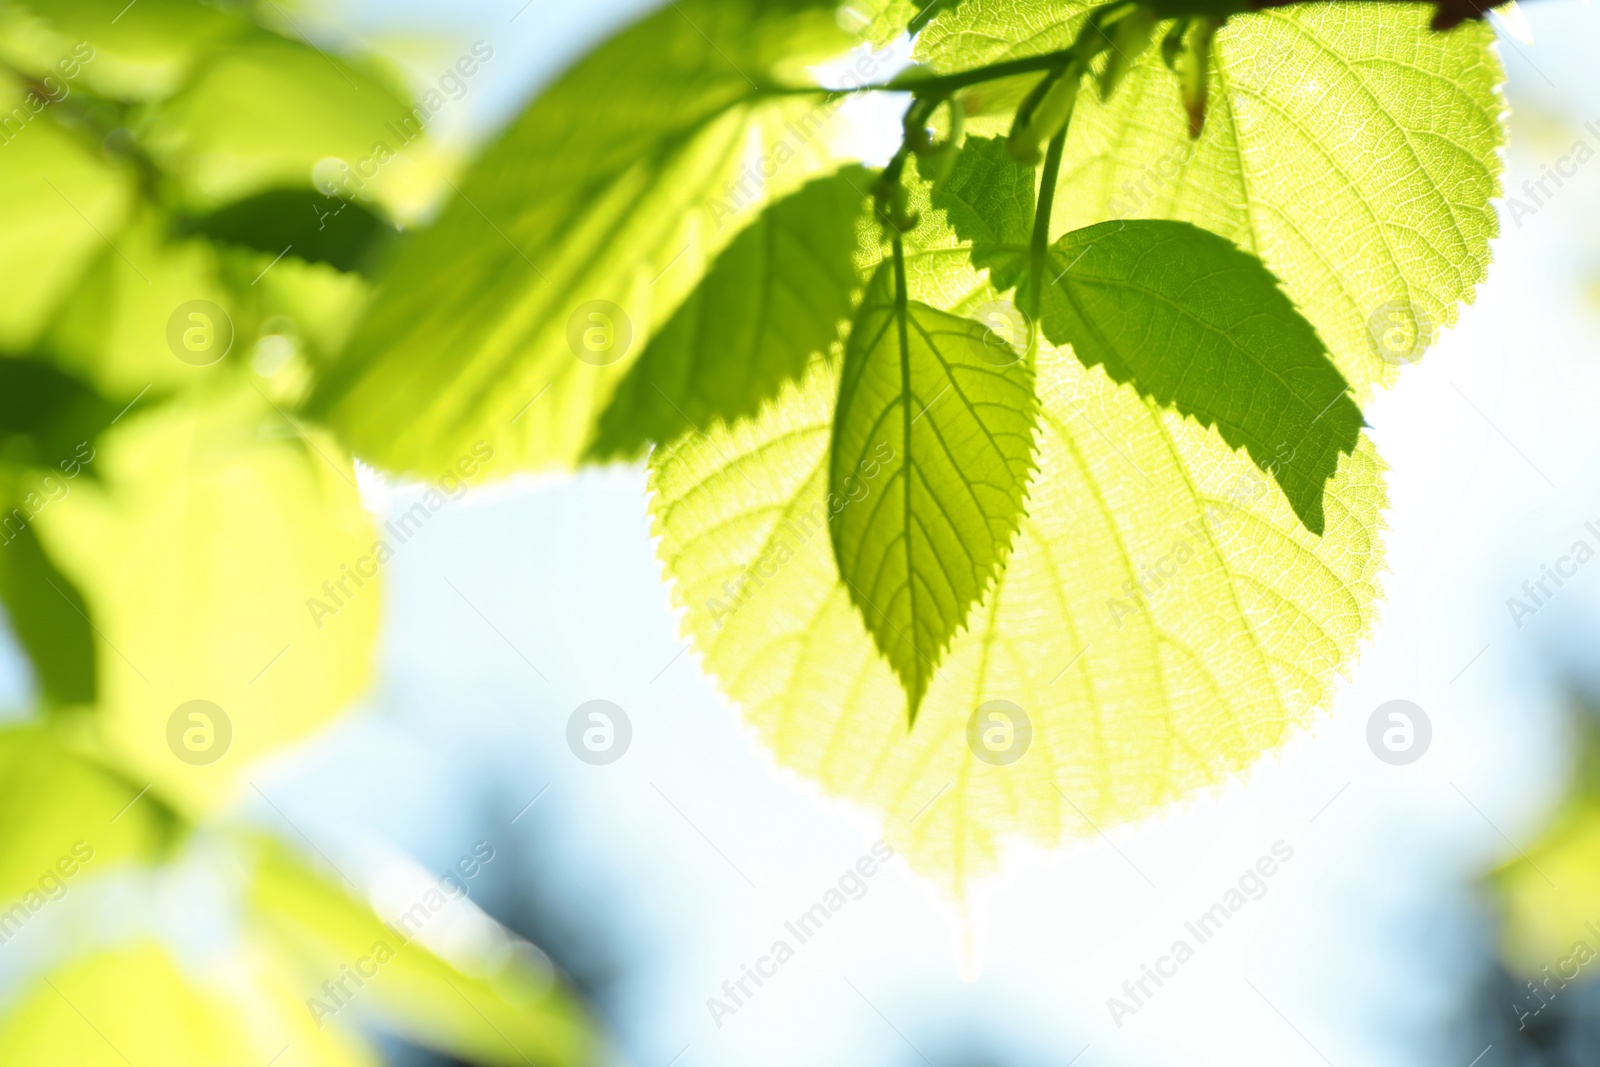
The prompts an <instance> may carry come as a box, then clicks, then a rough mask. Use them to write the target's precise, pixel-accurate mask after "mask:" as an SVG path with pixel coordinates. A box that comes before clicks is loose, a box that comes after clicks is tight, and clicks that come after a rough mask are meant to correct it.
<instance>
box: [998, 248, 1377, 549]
mask: <svg viewBox="0 0 1600 1067" xmlns="http://www.w3.org/2000/svg"><path fill="white" fill-rule="evenodd" d="M974 258H975V259H976V257H974ZM1044 282H1045V288H1044V294H1043V300H1042V303H1041V310H1040V318H1041V326H1042V328H1043V330H1044V333H1045V336H1046V337H1048V338H1049V339H1050V340H1051V341H1053V342H1055V343H1056V344H1058V345H1065V344H1070V345H1072V350H1073V352H1074V354H1076V355H1077V357H1078V358H1079V359H1080V360H1082V361H1083V362H1084V364H1085V365H1086V366H1091V367H1092V366H1095V365H1100V366H1103V367H1105V369H1106V373H1107V374H1109V375H1110V376H1111V377H1112V379H1113V380H1115V381H1118V382H1123V383H1127V384H1131V385H1133V387H1134V388H1135V389H1137V390H1138V391H1139V392H1140V393H1141V394H1143V395H1145V396H1148V397H1150V398H1151V399H1152V400H1154V401H1155V402H1156V403H1158V404H1161V405H1163V406H1167V407H1176V408H1177V409H1178V411H1180V412H1181V413H1183V414H1185V415H1188V416H1191V417H1193V418H1194V419H1196V420H1197V421H1198V422H1199V423H1200V424H1201V425H1203V426H1214V427H1216V429H1217V432H1219V433H1220V434H1221V435H1222V439H1223V440H1224V441H1226V442H1228V444H1230V445H1232V446H1233V447H1234V448H1240V447H1243V448H1245V449H1247V450H1248V451H1249V453H1250V458H1252V459H1253V460H1255V462H1256V466H1258V467H1260V468H1261V469H1262V470H1264V471H1266V472H1267V473H1269V474H1271V475H1272V476H1273V477H1275V478H1276V479H1277V481H1278V484H1279V485H1280V486H1281V487H1282V488H1283V492H1284V495H1285V496H1287V497H1288V498H1289V504H1290V506H1291V507H1293V508H1294V511H1295V514H1296V515H1299V516H1300V520H1301V521H1302V522H1304V523H1305V524H1306V529H1308V530H1310V531H1311V532H1312V533H1315V534H1321V533H1322V531H1323V527H1324V519H1323V509H1322V493H1323V487H1324V485H1326V483H1327V482H1328V481H1329V480H1330V479H1331V478H1333V476H1334V474H1335V473H1336V472H1337V471H1338V468H1339V457H1340V454H1341V453H1351V452H1354V451H1355V448H1356V443H1357V441H1358V440H1359V439H1360V436H1361V427H1362V420H1361V410H1360V409H1359V408H1358V407H1356V403H1355V401H1354V400H1352V399H1351V398H1350V396H1349V390H1348V387H1347V386H1346V384H1345V380H1344V376H1343V375H1341V374H1340V373H1339V369H1338V368H1337V367H1336V366H1334V365H1333V363H1332V361H1330V360H1329V359H1328V356H1327V351H1326V349H1325V348H1324V347H1323V344H1322V341H1321V339H1320V338H1318V337H1317V332H1316V330H1314V329H1313V328H1312V326H1311V324H1310V323H1309V322H1307V321H1306V320H1305V319H1304V318H1303V317H1301V315H1300V313H1299V312H1298V311H1296V310H1295V308H1294V305H1293V304H1291V303H1290V302H1289V298H1288V297H1286V296H1284V295H1283V291H1282V290H1280V289H1279V288H1278V281H1277V279H1276V278H1274V277H1273V276H1272V274H1271V272H1269V271H1268V270H1267V269H1266V268H1265V267H1263V266H1262V265H1261V261H1260V260H1258V259H1256V258H1255V257H1254V256H1252V255H1249V254H1248V253H1245V252H1241V251H1239V249H1237V248H1235V247H1234V245H1233V244H1232V243H1231V242H1229V241H1227V240H1225V239H1224V238H1221V237H1218V236H1216V235H1215V234H1212V233H1207V232H1206V231H1205V230H1201V229H1198V228H1196V227H1194V226H1190V225H1189V224H1188V223H1185V222H1165V221H1151V220H1135V221H1131V222H1106V223H1101V224H1100V225H1098V226H1089V227H1086V228H1085V229H1082V230H1075V231H1073V232H1072V233H1069V234H1067V235H1066V236H1065V237H1063V238H1061V239H1060V240H1059V241H1057V242H1056V243H1055V244H1054V245H1052V246H1051V249H1050V255H1049V260H1048V271H1047V277H1046V278H1045V279H1044ZM1028 286H1029V282H1028V281H1026V280H1024V281H1023V283H1022V289H1021V290H1020V291H1019V292H1020V293H1025V292H1026V290H1027V288H1028ZM1019 299H1020V300H1025V299H1026V298H1025V297H1024V296H1020V295H1019Z"/></svg>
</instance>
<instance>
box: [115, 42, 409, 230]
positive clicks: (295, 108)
mask: <svg viewBox="0 0 1600 1067" xmlns="http://www.w3.org/2000/svg"><path fill="white" fill-rule="evenodd" d="M423 114H425V112H424V113H423ZM408 123H409V126H407V125H406V124H408ZM420 125H421V124H420V120H419V119H418V118H416V117H414V116H413V113H412V104H411V101H410V100H409V99H408V98H407V97H406V96H405V95H404V93H403V92H401V91H400V90H399V89H398V88H396V87H395V85H394V84H392V82H391V81H390V79H389V78H388V77H386V76H384V75H381V74H379V73H378V72H376V71H374V70H369V69H367V67H365V66H364V65H362V64H358V63H356V62H354V61H351V60H346V59H341V58H338V57H335V56H330V55H329V54H328V53H326V52H323V51H321V50H319V49H317V48H315V47H313V46H311V45H307V44H301V43H298V42H294V41H287V40H283V39H281V38H277V37H269V36H257V37H252V38H249V39H246V40H240V41H238V42H236V43H233V44H231V45H229V46H227V47H224V48H215V49H211V50H209V51H208V52H207V53H206V56H205V59H204V61H203V62H202V63H201V64H200V66H199V67H198V68H197V70H196V71H195V73H194V76H193V78H192V79H191V80H190V81H189V82H188V83H187V84H186V85H184V87H183V88H182V89H181V90H180V91H179V92H178V94H177V95H176V96H174V97H173V98H172V99H171V100H169V101H167V102H165V103H164V104H162V105H160V106H159V107H158V108H157V109H156V110H155V112H154V115H153V117H152V119H151V120H150V123H149V127H148V129H146V130H144V131H143V133H142V137H141V140H142V143H143V144H144V146H145V148H146V149H147V150H148V151H149V152H150V154H151V156H152V157H154V159H155V160H156V161H157V162H158V163H159V164H160V165H161V166H162V168H163V169H164V170H166V171H167V173H169V174H170V175H171V176H172V177H173V179H174V180H175V182H176V184H177V186H178V188H179V190H180V191H181V192H182V194H183V196H184V197H185V199H186V200H187V201H188V202H189V205H190V206H191V207H192V208H195V209H197V210H210V209H212V208H215V207H218V206H221V205H223V204H227V203H230V202H232V201H235V200H241V199H244V198H245V197H248V196H252V195H254V194H257V193H262V192H265V191H267V190H270V189H275V188H280V187H285V186H287V187H302V186H309V185H317V187H319V188H327V187H328V186H327V185H321V184H318V182H317V181H316V178H321V179H322V180H323V181H325V182H332V181H334V180H335V175H336V174H337V173H339V171H338V168H337V167H335V168H334V169H331V170H330V169H328V164H324V168H323V170H321V171H318V173H317V175H316V177H314V176H313V171H314V170H316V168H317V164H318V163H319V162H321V161H323V160H325V159H328V160H335V161H343V164H344V165H345V166H346V167H348V168H349V172H348V173H350V174H351V175H353V176H354V177H353V178H352V182H351V184H349V185H340V186H339V188H340V189H347V190H348V191H349V192H350V195H360V196H362V197H364V198H367V199H375V200H376V201H377V202H379V203H382V202H384V194H385V191H386V190H387V189H389V188H390V187H391V186H392V185H393V184H395V183H397V182H400V181H402V180H403V177H404V175H402V174H399V173H397V171H402V170H404V164H403V163H401V162H398V161H396V160H395V159H394V158H393V157H394V156H396V155H397V154H398V153H399V152H400V151H401V150H402V149H403V148H405V147H406V146H407V144H408V142H411V141H413V140H414V139H415V138H417V137H418V136H420V134H419V132H418V131H419V130H420ZM380 146H381V148H382V150H381V151H379V148H380ZM341 195H345V194H344V193H343V192H341ZM348 198H349V197H348V196H347V199H348ZM275 251H276V250H275Z"/></svg>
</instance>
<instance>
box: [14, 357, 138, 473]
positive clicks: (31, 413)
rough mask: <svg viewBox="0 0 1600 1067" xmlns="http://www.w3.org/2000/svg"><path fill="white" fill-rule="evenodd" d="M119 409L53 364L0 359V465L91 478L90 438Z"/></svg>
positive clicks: (92, 443)
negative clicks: (88, 476)
mask: <svg viewBox="0 0 1600 1067" xmlns="http://www.w3.org/2000/svg"><path fill="white" fill-rule="evenodd" d="M116 416H117V409H116V408H115V407H113V406H112V405H111V403H110V401H108V400H106V399H105V398H104V397H102V396H101V395H100V394H99V393H97V392H95V391H94V390H93V389H91V388H89V386H87V385H85V384H84V383H83V382H82V381H80V380H79V379H77V378H75V377H73V376H72V375H70V374H66V373H64V372H63V371H61V370H60V369H58V368H57V367H56V366H55V365H53V364H50V363H43V362H39V361H36V360H32V359H14V358H7V357H0V463H4V464H7V465H9V466H11V467H13V468H27V469H32V470H43V471H50V472H52V473H56V474H59V475H65V476H67V477H69V478H75V477H77V475H78V474H79V472H80V471H86V472H88V473H89V474H90V476H91V477H93V476H94V467H93V466H92V465H91V464H90V461H89V460H90V457H92V456H93V455H94V441H95V438H97V437H98V436H99V435H100V432H101V431H102V430H104V429H105V428H106V426H108V425H109V424H110V422H111V420H112V419H114V418H116Z"/></svg>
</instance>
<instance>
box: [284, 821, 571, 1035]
mask: <svg viewBox="0 0 1600 1067" xmlns="http://www.w3.org/2000/svg"><path fill="white" fill-rule="evenodd" d="M254 888H255V892H254V898H253V899H254V904H255V906H256V909H257V915H258V916H259V917H260V920H261V922H262V923H263V924H264V925H265V926H266V927H267V929H268V930H269V931H270V936H271V940H272V942H273V943H274V944H276V945H279V946H281V947H282V948H283V949H284V950H286V951H288V952H290V953H292V954H294V955H295V956H296V957H298V958H299V960H300V961H301V964H302V970H301V972H300V973H301V975H302V977H303V979H304V980H305V981H306V982H307V986H308V991H309V993H310V997H309V998H308V1001H307V1006H308V1007H309V1008H311V1009H312V1011H313V1012H314V1013H316V1014H318V1015H319V1016H321V1017H323V1018H326V1016H322V1012H323V1010H324V1009H326V1010H327V1011H328V1012H329V1014H337V1013H339V1012H342V1011H343V1009H344V1006H345V1003H346V1001H345V998H344V996H343V995H340V994H339V992H338V990H337V987H335V989H334V990H333V991H332V992H330V991H329V989H327V988H324V987H323V986H322V985H321V983H323V982H326V981H328V980H330V979H331V980H333V981H338V980H339V979H340V978H341V977H342V976H343V974H344V970H343V968H353V967H357V966H358V963H359V961H366V962H365V963H364V964H360V968H361V970H362V973H363V976H364V977H366V982H365V983H364V984H362V985H361V987H360V989H359V990H356V991H354V994H353V995H352V997H351V998H350V1000H349V1003H351V1004H354V1005H363V1006H365V1007H366V1008H368V1009H370V1011H369V1012H367V1013H366V1014H375V1015H376V1016H377V1017H378V1018H379V1019H381V1020H382V1022H383V1024H384V1025H385V1026H386V1028H388V1029H391V1030H393V1031H394V1032H396V1033H398V1034H400V1035H402V1036H404V1037H405V1038H407V1039H408V1040H411V1041H416V1042H420V1043H422V1044H425V1045H427V1046H429V1047H431V1048H434V1049H437V1050H439V1051H440V1052H443V1053H445V1054H447V1055H450V1056H453V1057H455V1058H458V1059H462V1058H464V1059H468V1060H470V1061H472V1062H473V1063H482V1064H495V1065H504V1067H524V1065H526V1064H530V1063H533V1064H540V1065H542V1067H544V1065H548V1067H578V1065H583V1064H592V1063H597V1062H599V1061H600V1046H599V1042H598V1040H597V1038H596V1037H595V1036H594V1034H593V1032H592V1029H591V1025H590V1022H589V1020H588V1019H587V1018H586V1017H585V1014H584V1011H583V1009H582V1007H581V1006H580V1005H579V1004H578V1002H577V1001H576V1000H574V999H573V998H572V996H571V995H570V994H568V993H567V992H566V991H565V989H563V988H562V986H561V985H560V984H559V983H557V982H556V980H555V978H554V976H553V974H552V972H551V971H550V969H549V963H548V961H546V960H544V959H543V956H542V954H540V953H538V951H537V950H536V949H534V948H533V947H532V946H531V945H528V944H526V943H525V942H520V941H517V940H515V938H514V937H513V935H510V934H508V933H507V932H506V931H504V930H503V929H501V928H500V927H498V925H496V924H494V923H493V921H492V920H490V919H488V918H487V917H486V916H480V917H481V918H482V920H483V922H484V923H486V924H488V925H490V926H491V928H492V929H493V930H494V931H495V932H496V934H497V935H499V943H498V944H494V945H491V946H487V947H486V946H483V945H481V944H479V945H476V946H475V947H473V948H466V949H463V950H461V952H460V957H461V958H460V959H457V960H455V961H454V965H452V963H447V962H446V961H445V960H444V959H441V958H440V957H439V956H437V955H435V954H434V953H433V952H432V951H430V950H429V949H428V948H426V947H424V946H423V944H421V943H419V941H420V940H421V939H422V938H421V937H420V936H419V935H426V934H427V933H428V932H429V931H428V930H427V928H426V927H425V926H424V925H422V924H423V923H425V922H426V921H427V918H429V917H432V916H433V913H434V912H436V911H437V910H439V909H442V908H443V907H444V906H445V904H446V901H447V899H448V898H447V897H446V896H445V895H444V893H442V892H440V891H439V890H438V889H431V890H429V894H431V896H430V895H428V894H425V895H424V897H423V898H422V899H420V900H419V901H418V902H417V903H416V906H415V907H413V908H412V909H411V910H410V911H409V912H407V913H404V914H402V915H400V916H398V917H397V918H395V919H394V920H392V921H391V922H389V923H385V922H383V921H382V920H380V919H379V918H378V916H377V915H374V914H373V913H372V912H371V911H370V910H369V909H368V908H367V907H366V906H365V905H363V904H362V903H360V902H358V901H356V900H355V899H353V898H352V897H351V896H350V895H349V894H347V893H346V892H345V891H344V890H342V889H341V888H339V887H338V886H337V885H334V884H332V883H331V882H329V881H327V880H326V879H324V878H322V877H320V876H319V875H317V874H315V873H313V872H312V871H310V870H308V869H307V868H306V867H304V866H303V865H302V864H300V863H299V862H298V861H297V860H296V859H294V857H293V856H291V855H290V854H289V853H288V852H287V850H285V849H283V848H281V847H276V846H273V845H270V844H268V845H266V846H265V847H264V848H263V850H262V852H261V854H260V859H259V863H258V865H257V867H256V872H255V883H254ZM435 898H436V899H435ZM469 906H470V905H469ZM419 913H420V917H419ZM465 940H467V941H469V942H471V941H473V939H465ZM367 969H371V970H373V971H375V972H376V973H375V974H372V975H365V970H367ZM347 989H348V987H347Z"/></svg>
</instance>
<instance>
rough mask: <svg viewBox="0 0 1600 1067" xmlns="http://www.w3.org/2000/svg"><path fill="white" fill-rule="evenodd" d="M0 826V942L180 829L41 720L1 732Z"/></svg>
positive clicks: (147, 854)
mask: <svg viewBox="0 0 1600 1067" xmlns="http://www.w3.org/2000/svg"><path fill="white" fill-rule="evenodd" d="M0 551H5V550H0ZM0 825H4V826H5V827H6V833H5V837H4V840H3V841H0V941H4V940H9V939H10V938H11V937H12V936H14V935H15V934H16V933H17V932H18V930H19V929H20V928H22V927H23V926H25V925H26V924H27V923H28V921H29V920H30V919H31V918H32V917H33V916H34V915H36V914H38V912H39V911H40V910H41V909H43V908H46V907H48V906H49V904H48V903H47V900H48V899H49V898H57V899H59V897H60V896H62V895H63V891H62V889H61V888H60V886H59V885H58V884H56V883H60V884H62V885H65V887H66V889H65V892H68V893H70V892H72V891H73V890H74V889H76V888H77V887H79V886H81V885H83V884H84V883H85V882H87V881H90V880H92V879H94V878H98V877H100V876H101V875H103V874H106V873H109V872H110V871H113V870H116V869H117V868H118V867H120V866H122V865H125V864H129V863H142V862H147V861H154V860H156V859H159V858H161V857H162V856H163V855H164V854H165V853H166V851H167V849H168V847H169V846H170V845H171V843H172V841H173V838H174V835H175V833H176V829H177V827H176V823H175V822H174V820H173V818H172V815H171V812H170V811H168V810H167V809H165V808H163V807H162V806H161V804H160V802H159V801H157V800H156V799H155V798H154V797H150V796H142V797H141V795H140V787H139V786H136V785H131V784H130V783H129V782H128V781H127V780H125V779H122V778H118V777H115V776H114V775H112V774H110V773H108V772H107V771H105V770H104V769H102V768H101V767H99V766H96V765H95V764H93V763H91V762H89V761H87V760H85V759H83V758H81V757H79V756H78V755H75V754H74V753H73V752H71V751H70V750H69V749H68V748H67V747H66V745H65V744H64V743H63V741H62V740H61V738H60V737H59V736H58V735H57V734H56V733H55V732H54V731H52V730H51V729H50V728H48V727H46V726H45V725H43V724H40V723H10V724H8V725H6V726H5V727H3V728H0ZM52 874H53V875H54V877H53V878H48V877H46V876H47V875H52ZM41 879H43V880H44V884H43V885H41ZM19 903H20V904H21V905H22V907H23V909H24V911H23V912H18V911H17V910H16V908H15V907H14V906H15V905H17V904H19ZM5 1062H14V1061H9V1060H8V1061H5Z"/></svg>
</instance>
